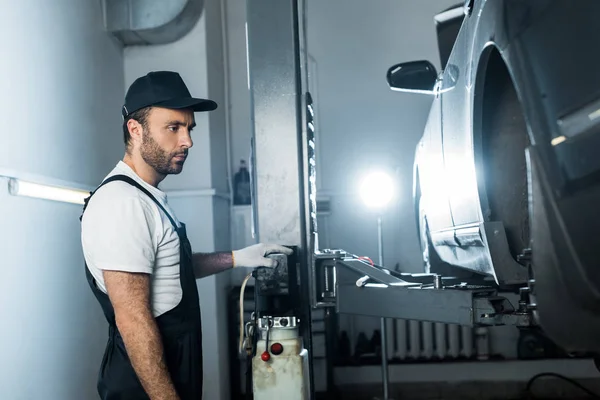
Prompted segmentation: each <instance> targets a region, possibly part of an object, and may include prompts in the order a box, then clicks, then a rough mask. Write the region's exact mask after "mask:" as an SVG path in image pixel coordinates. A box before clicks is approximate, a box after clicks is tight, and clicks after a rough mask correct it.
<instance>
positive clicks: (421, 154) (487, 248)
mask: <svg viewBox="0 0 600 400" xmlns="http://www.w3.org/2000/svg"><path fill="white" fill-rule="evenodd" d="M598 18H600V2H599V1H597V0H578V1H564V0H535V1H523V0H466V1H465V2H464V3H461V4H460V5H457V6H456V7H453V8H451V9H448V10H446V11H444V12H441V13H440V14H439V15H437V16H436V18H435V19H436V24H437V29H438V44H439V47H440V58H441V65H442V71H441V72H440V73H437V71H436V70H435V67H434V66H433V65H432V64H431V63H430V62H428V61H415V62H408V63H402V64H398V65H395V66H393V67H391V68H390V70H389V71H388V76H387V78H388V82H389V84H390V87H391V88H392V89H394V90H399V91H402V92H408V93H415V95H418V94H421V95H423V94H426V95H429V96H431V97H432V106H431V110H430V113H429V116H428V119H427V123H426V127H425V130H424V132H423V135H422V137H421V139H420V141H419V143H418V145H417V148H416V152H415V163H414V199H415V216H416V218H417V224H418V228H419V238H420V242H421V248H422V250H423V260H424V265H425V269H426V271H428V272H434V273H440V274H444V275H448V274H450V275H469V276H478V277H481V278H482V279H487V280H492V281H494V283H495V284H496V285H498V287H500V288H501V289H505V290H518V288H520V287H528V288H529V289H530V290H531V297H532V303H535V305H532V308H533V309H535V316H536V319H537V321H538V322H539V324H540V326H541V327H542V329H543V330H544V331H545V332H546V333H547V335H548V336H549V337H550V338H551V339H553V340H554V341H555V342H556V343H557V344H559V345H560V346H562V347H563V348H565V349H567V350H569V351H585V352H594V353H600V341H599V340H598V339H597V338H598V337H600V213H598V212H597V210H596V209H597V208H598V205H600V156H598V155H597V153H598V151H599V150H600V68H598V65H599V63H600V53H598V52H597V51H596V50H595V46H596V43H597V40H598V39H600V24H599V23H598Z"/></svg>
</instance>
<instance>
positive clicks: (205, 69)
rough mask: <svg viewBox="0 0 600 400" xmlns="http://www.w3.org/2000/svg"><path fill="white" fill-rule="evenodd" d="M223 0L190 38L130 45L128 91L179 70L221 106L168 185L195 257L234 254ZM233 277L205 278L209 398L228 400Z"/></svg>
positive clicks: (204, 122) (201, 121)
mask: <svg viewBox="0 0 600 400" xmlns="http://www.w3.org/2000/svg"><path fill="white" fill-rule="evenodd" d="M221 33H222V24H221V7H220V1H219V0H206V1H205V9H204V11H203V13H202V16H201V17H200V19H199V21H198V22H197V24H196V25H195V27H194V28H193V29H192V31H191V32H189V33H188V34H187V35H186V36H185V37H183V38H182V39H180V40H178V41H177V42H175V43H171V44H167V45H160V46H134V47H127V48H125V52H124V54H125V55H124V58H125V86H126V87H128V86H129V85H130V84H131V83H132V82H133V81H134V80H135V79H136V78H137V77H139V76H142V75H145V74H147V73H148V72H150V71H157V70H171V71H176V72H178V73H179V74H180V75H181V76H182V78H183V80H184V81H185V82H186V85H187V86H188V88H189V90H190V92H191V93H192V95H193V96H197V97H208V98H211V99H214V100H215V101H217V103H218V104H219V108H218V109H217V110H216V111H214V112H211V113H196V114H195V118H196V124H197V126H196V128H195V129H194V133H193V134H192V139H193V141H194V146H193V147H192V148H191V149H190V153H189V154H190V156H189V157H188V159H187V161H186V165H185V168H184V170H183V172H182V173H181V174H179V175H176V176H169V177H168V178H167V179H165V180H164V181H163V182H162V183H161V188H162V189H163V190H166V191H167V193H168V195H169V203H170V204H171V205H172V207H173V209H174V211H175V213H176V214H177V217H178V218H179V219H180V220H181V221H183V222H185V223H186V225H187V229H188V236H189V238H190V242H191V244H192V248H193V250H194V251H195V252H212V251H218V250H229V249H230V242H229V241H230V240H229V237H230V235H229V200H228V198H227V197H226V193H227V180H226V170H227V168H226V166H227V148H226V140H225V117H226V113H225V111H226V106H225V105H224V104H223V98H224V96H225V88H224V70H223V61H222V59H223V57H222V51H221V49H222V48H223V44H222V36H221ZM228 284H229V272H227V273H223V274H220V275H216V276H211V277H208V278H205V279H202V280H199V281H197V285H198V291H199V295H200V303H201V305H202V323H203V345H204V349H205V352H204V380H205V382H206V383H205V385H204V398H207V399H215V400H218V399H227V398H228V397H229V374H228V368H229V367H228V358H227V357H223V356H222V355H223V354H227V347H226V346H227V325H226V324H227V320H226V315H227V311H226V299H227V297H226V287H227V285H228Z"/></svg>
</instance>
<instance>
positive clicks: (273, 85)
mask: <svg viewBox="0 0 600 400" xmlns="http://www.w3.org/2000/svg"><path fill="white" fill-rule="evenodd" d="M246 6H247V18H248V68H249V74H248V75H249V79H250V92H251V97H252V111H253V113H252V117H253V126H254V149H253V152H254V165H253V175H254V176H253V177H254V189H255V202H256V203H255V212H256V214H255V216H254V217H255V219H256V226H255V232H256V234H257V237H258V240H259V241H261V242H275V243H282V244H286V245H296V246H300V245H301V244H302V229H301V224H302V223H303V219H302V218H301V211H302V204H301V196H302V195H303V192H302V193H301V188H302V185H301V184H300V182H302V181H301V177H302V175H301V173H302V168H303V163H302V162H301V160H300V158H299V154H300V149H299V135H300V124H301V121H300V115H299V96H300V94H301V89H300V85H299V78H298V77H299V66H298V62H297V53H298V46H297V40H296V34H295V19H296V18H295V2H294V1H281V0H247V2H246Z"/></svg>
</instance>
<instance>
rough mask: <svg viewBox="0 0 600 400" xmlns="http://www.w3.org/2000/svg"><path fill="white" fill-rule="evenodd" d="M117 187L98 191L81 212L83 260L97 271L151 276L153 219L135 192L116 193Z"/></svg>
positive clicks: (153, 236) (153, 241)
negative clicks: (136, 273)
mask: <svg viewBox="0 0 600 400" xmlns="http://www.w3.org/2000/svg"><path fill="white" fill-rule="evenodd" d="M117 186H119V184H118V183H117V184H114V183H113V184H111V185H107V186H106V187H104V188H102V190H100V191H98V192H97V193H96V194H95V195H94V197H92V199H91V200H90V202H89V205H88V208H87V209H86V211H85V213H84V216H83V218H82V225H81V241H82V246H83V250H84V253H85V257H86V261H87V262H88V264H91V265H92V266H94V267H96V268H98V269H100V270H112V271H124V272H140V273H149V274H151V273H152V272H153V269H154V263H155V259H156V251H157V247H158V244H157V241H156V239H155V234H154V233H155V232H156V219H155V216H154V214H153V212H152V210H151V209H150V207H149V206H148V205H147V204H146V203H145V202H143V201H142V200H141V199H140V197H139V196H138V195H137V193H133V195H131V194H128V193H126V194H124V193H122V192H121V193H115V189H117ZM109 187H110V188H109ZM105 189H109V190H105ZM111 189H112V190H111ZM111 192H112V193H111ZM111 194H113V195H111Z"/></svg>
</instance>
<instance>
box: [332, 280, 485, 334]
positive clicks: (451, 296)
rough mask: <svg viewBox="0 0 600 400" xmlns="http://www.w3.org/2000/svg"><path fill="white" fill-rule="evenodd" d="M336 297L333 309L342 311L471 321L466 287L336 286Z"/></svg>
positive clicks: (408, 317) (388, 316) (410, 317)
mask: <svg viewBox="0 0 600 400" xmlns="http://www.w3.org/2000/svg"><path fill="white" fill-rule="evenodd" d="M336 300H337V305H336V308H337V311H338V312H339V313H343V314H357V315H367V316H373V317H385V318H399V319H412V320H419V321H431V322H443V323H447V324H459V325H469V326H473V324H474V316H473V295H472V292H470V291H466V290H465V291H461V290H443V289H442V290H436V289H430V290H428V289H406V288H398V287H393V286H387V287H386V286H385V285H367V286H365V287H357V286H356V285H339V286H338V288H337V299H336Z"/></svg>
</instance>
